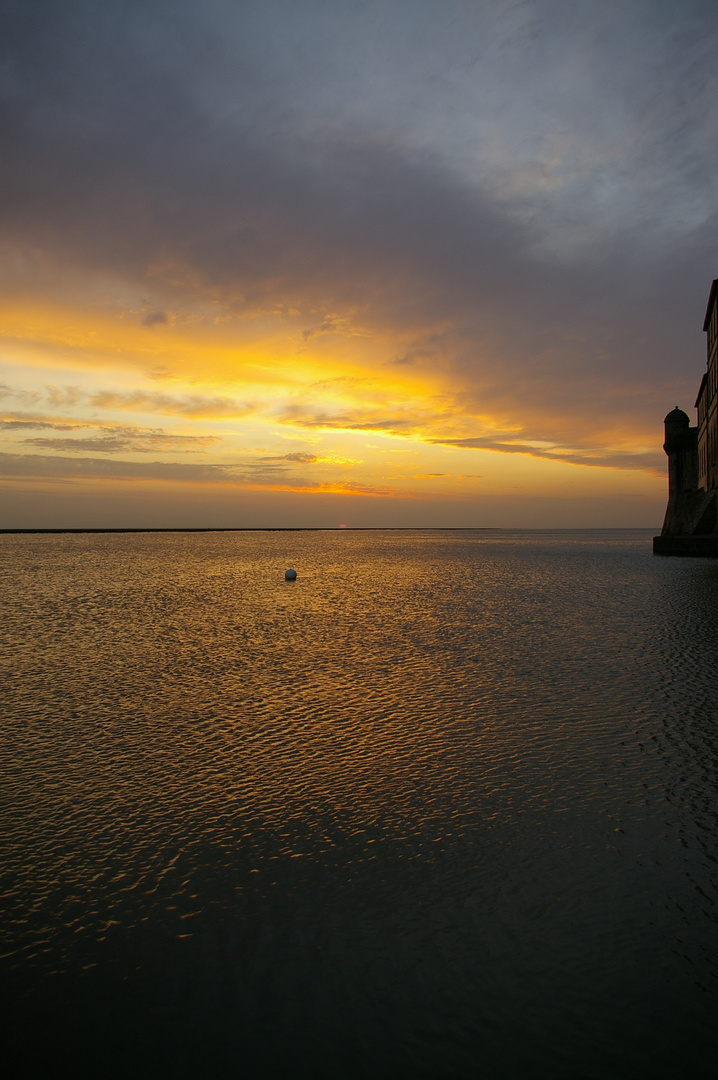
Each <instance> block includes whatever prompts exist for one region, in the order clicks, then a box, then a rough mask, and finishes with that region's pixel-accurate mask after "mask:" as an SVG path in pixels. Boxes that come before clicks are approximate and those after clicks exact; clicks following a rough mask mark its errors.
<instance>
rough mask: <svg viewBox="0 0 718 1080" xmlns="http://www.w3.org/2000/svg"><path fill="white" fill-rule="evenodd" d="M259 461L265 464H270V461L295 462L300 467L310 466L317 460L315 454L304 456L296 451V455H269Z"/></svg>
mask: <svg viewBox="0 0 718 1080" xmlns="http://www.w3.org/2000/svg"><path fill="white" fill-rule="evenodd" d="M259 460H260V461H262V462H265V461H266V462H272V461H295V462H299V464H301V465H311V464H312V463H313V462H315V461H317V460H318V459H317V456H316V454H305V453H301V452H299V451H297V452H296V453H292V454H273V455H271V456H269V457H263V458H260V459H259Z"/></svg>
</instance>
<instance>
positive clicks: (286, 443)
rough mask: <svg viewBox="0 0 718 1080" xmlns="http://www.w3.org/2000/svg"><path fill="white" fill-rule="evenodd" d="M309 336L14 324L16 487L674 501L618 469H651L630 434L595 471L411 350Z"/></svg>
mask: <svg viewBox="0 0 718 1080" xmlns="http://www.w3.org/2000/svg"><path fill="white" fill-rule="evenodd" d="M143 319H144V320H145V323H146V324H147V325H143V321H142V320H143ZM306 322H307V320H302V319H301V318H300V317H299V316H298V314H297V313H290V314H289V315H284V316H283V315H281V313H280V314H279V315H276V314H275V315H273V316H271V317H270V316H267V315H263V316H262V317H261V318H259V317H258V318H255V319H247V318H244V319H240V318H229V317H228V318H222V319H220V318H217V319H212V318H210V317H209V315H205V316H201V317H200V316H197V315H196V314H194V315H187V316H184V317H180V316H178V315H176V314H174V315H173V314H171V313H169V314H168V313H165V312H156V313H154V314H153V312H152V311H149V312H148V311H147V310H146V308H145V307H142V308H138V309H133V310H127V311H123V312H119V313H118V312H116V311H111V310H107V309H103V308H101V307H100V306H97V307H95V308H90V309H88V310H84V311H83V310H77V309H73V308H70V307H62V306H60V305H52V304H39V303H31V302H25V303H17V304H15V305H14V306H11V305H9V304H8V305H6V306H5V307H3V308H0V340H1V341H2V342H3V346H4V354H5V358H6V360H7V361H9V362H8V364H7V366H6V369H5V373H4V376H3V379H2V383H3V397H2V400H1V401H0V404H1V405H2V406H3V409H4V411H3V412H2V414H1V417H0V419H2V420H3V421H4V425H3V428H4V429H3V431H2V442H1V443H0V452H1V453H2V454H3V455H11V456H12V457H13V460H14V459H16V458H17V459H18V461H19V459H20V458H22V462H21V463H19V464H18V463H17V461H15V460H14V463H13V464H12V465H9V464H7V462H6V465H5V467H4V471H3V473H2V475H3V476H4V477H5V478H6V479H5V483H7V484H9V485H11V486H12V487H13V488H15V487H16V486H17V484H18V482H19V481H20V478H23V482H24V483H27V484H30V485H32V484H38V485H41V484H44V485H49V488H50V489H52V490H55V489H57V488H58V486H59V485H61V484H62V483H68V482H70V483H72V484H75V485H77V484H83V485H85V486H87V485H88V484H89V485H90V487H93V486H94V487H95V488H97V489H102V490H105V489H107V490H111V489H112V485H113V484H114V485H118V484H123V485H127V484H129V485H130V487H131V488H132V489H134V490H138V488H139V487H142V486H146V485H148V484H149V485H156V484H158V483H159V484H160V485H162V484H164V485H165V487H167V485H173V484H176V483H178V482H179V483H184V484H185V485H186V486H187V488H188V489H189V488H190V487H193V486H195V485H198V484H199V485H202V486H204V487H209V488H212V489H213V490H217V491H227V492H236V491H237V490H238V488H243V489H246V490H248V491H268V492H292V493H315V494H332V495H337V494H341V495H345V496H351V497H367V496H372V497H378V498H387V499H394V500H400V501H404V500H408V499H409V500H410V499H419V500H426V499H431V500H434V501H436V500H439V501H440V502H441V503H442V504H443V503H457V502H459V503H463V502H465V501H466V500H475V499H476V498H477V497H479V496H484V497H486V496H491V497H501V496H507V497H515V498H526V497H535V496H537V495H540V496H544V497H547V498H550V497H562V498H565V497H571V495H572V494H573V493H575V497H576V498H577V499H578V498H581V497H584V498H585V497H590V498H602V497H611V496H612V497H617V498H635V499H638V500H641V499H647V498H648V499H651V498H662V497H663V493H664V489H665V483H664V480H663V476H662V475H661V474H660V473H657V472H655V471H652V469H653V470H655V466H651V465H649V466H647V467H646V468H644V469H640V468H636V467H635V466H634V467H633V468H631V469H622V468H619V467H617V464H620V460H619V458H617V456H616V455H620V454H621V453H626V454H636V453H638V452H640V451H639V448H638V447H637V446H635V445H632V440H631V438H630V437H629V436H628V435H627V434H626V433H622V432H619V431H617V432H615V433H613V435H612V444H613V446H614V448H615V451H614V454H613V457H612V458H609V459H608V460H606V461H605V463H603V464H602V463H601V458H600V456H594V460H593V461H592V462H591V463H590V464H588V463H586V462H584V463H582V459H581V455H582V454H584V455H585V456H586V461H588V460H589V459H590V457H591V454H590V453H586V451H582V450H581V449H580V448H579V449H578V450H577V449H576V448H575V447H573V446H571V445H561V444H560V443H559V442H554V441H551V440H549V439H543V438H538V439H537V438H533V439H531V438H526V439H524V438H522V433H521V426H520V424H519V423H517V422H516V421H515V420H514V421H513V422H510V421H509V422H507V420H506V418H505V417H503V416H502V417H493V416H492V415H491V414H490V413H487V411H486V410H485V409H482V410H481V412H480V413H479V412H478V411H476V410H472V409H471V407H470V405H469V403H467V402H465V401H463V400H462V396H461V392H460V391H461V387H460V386H459V385H457V384H456V380H455V379H454V380H453V381H452V377H451V376H450V375H449V374H447V373H446V372H443V371H442V370H441V368H440V367H439V366H437V365H434V366H431V367H429V368H427V367H414V366H412V365H410V364H397V363H396V362H393V358H394V357H395V356H396V355H397V353H399V352H400V351H401V343H400V342H398V341H397V340H395V339H391V338H386V337H385V338H380V337H378V336H377V335H374V336H373V337H372V336H370V335H368V334H367V333H359V332H355V331H354V329H353V328H352V327H350V326H349V324H348V323H347V322H344V323H342V321H341V320H340V319H339V318H336V319H335V320H334V322H330V325H329V331H328V332H326V333H325V332H322V333H321V334H319V333H316V334H306V333H304V332H303V330H302V327H303V326H304V325H306ZM462 439H463V440H467V439H473V440H484V441H485V445H484V444H482V443H479V445H475V446H471V445H461V440H462ZM641 441H643V440H641ZM452 444H453V445H452ZM8 460H9V459H8ZM597 465H598V466H599V467H596V466H597Z"/></svg>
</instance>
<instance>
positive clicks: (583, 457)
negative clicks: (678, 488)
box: [431, 437, 666, 476]
mask: <svg viewBox="0 0 718 1080" xmlns="http://www.w3.org/2000/svg"><path fill="white" fill-rule="evenodd" d="M431 441H432V442H433V443H437V444H439V445H441V446H456V447H459V448H461V449H470V450H495V451H498V452H499V453H502V454H528V455H529V456H530V457H540V458H547V459H549V460H551V461H565V462H570V463H572V464H574V465H594V466H599V467H601V468H607V467H609V468H613V469H641V470H645V469H650V470H652V471H653V472H656V473H658V474H659V475H660V476H663V475H664V474H665V471H666V459H665V456H664V454H663V453H662V452H659V451H656V452H653V453H646V454H632V453H626V454H617V453H612V454H611V453H606V452H605V450H602V449H601V448H600V447H586V448H576V449H574V450H571V451H567V450H565V449H563V448H562V447H559V446H557V447H554V448H552V447H548V446H547V447H542V446H535V445H532V444H531V443H525V442H521V441H520V440H518V439H515V440H509V439H497V438H490V437H485V438H478V439H432V440H431Z"/></svg>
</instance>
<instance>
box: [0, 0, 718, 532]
mask: <svg viewBox="0 0 718 1080" xmlns="http://www.w3.org/2000/svg"><path fill="white" fill-rule="evenodd" d="M716 57H718V8H717V7H716V5H715V3H714V2H713V0H706V2H697V0H681V3H677V2H676V0H529V2H514V0H510V2H509V0H505V2H504V0H474V2H460V0H441V2H439V0H377V2H372V0H203V2H202V3H199V2H183V0H166V2H163V0H137V2H134V0H105V2H102V3H98V2H97V0H93V2H82V0H73V2H62V0H22V2H16V0H4V3H3V4H2V9H1V14H0V93H1V94H2V98H3V116H4V120H3V123H2V127H1V129H0V130H1V131H2V141H3V145H2V158H1V159H0V160H1V161H2V166H1V168H0V244H1V245H2V259H1V261H0V275H1V277H2V292H1V297H0V361H1V364H2V367H1V369H0V410H2V411H0V438H1V439H2V443H1V445H0V527H4V528H22V527H92V526H97V527H112V526H128V527H131V526H146V527H149V526H153V525H157V526H182V525H187V526H262V525H270V526H283V525H286V526H336V525H346V526H348V527H351V526H372V525H396V526H424V525H426V526H506V527H515V526H518V527H552V526H555V527H568V526H577V527H581V526H603V525H605V526H653V527H658V526H660V524H661V520H662V517H663V512H664V508H665V497H666V479H665V474H666V467H665V460H666V459H665V455H664V453H663V450H662V448H661V443H662V441H663V429H662V421H663V417H664V415H665V414H666V413H667V412H668V411H669V410H670V409H671V408H673V406H674V405H676V404H678V405H680V406H681V407H682V408H684V409H685V410H686V411H688V412H689V414H690V415H691V417H693V416H694V413H693V408H692V407H693V402H694V399H695V395H696V392H697V389H698V384H699V381H700V378H701V375H702V373H703V370H704V368H705V346H704V340H703V334H702V332H701V327H702V322H703V314H704V311H705V304H706V301H707V297H708V292H709V288H710V283H711V279H712V278H713V277H716V276H718V245H717V244H716V240H717V238H718V229H717V226H718V65H717V64H716Z"/></svg>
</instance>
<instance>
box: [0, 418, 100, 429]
mask: <svg viewBox="0 0 718 1080" xmlns="http://www.w3.org/2000/svg"><path fill="white" fill-rule="evenodd" d="M82 427H85V425H84V424H57V423H54V422H52V423H51V422H49V421H47V420H0V431H24V430H27V429H44V430H47V431H76V430H77V429H78V428H82Z"/></svg>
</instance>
